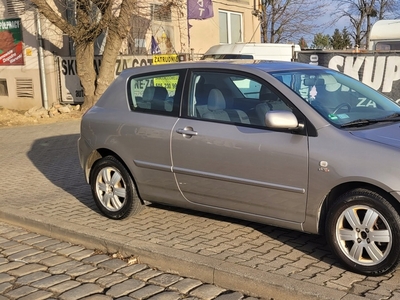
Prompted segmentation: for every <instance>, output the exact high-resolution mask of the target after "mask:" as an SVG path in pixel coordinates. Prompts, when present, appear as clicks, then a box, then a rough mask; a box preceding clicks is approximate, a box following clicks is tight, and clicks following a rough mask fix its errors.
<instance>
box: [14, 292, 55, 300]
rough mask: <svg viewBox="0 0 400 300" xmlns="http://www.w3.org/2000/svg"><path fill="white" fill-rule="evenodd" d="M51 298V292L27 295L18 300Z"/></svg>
mask: <svg viewBox="0 0 400 300" xmlns="http://www.w3.org/2000/svg"><path fill="white" fill-rule="evenodd" d="M51 296H53V293H51V292H48V291H37V292H33V293H31V294H29V295H26V296H25V297H22V298H19V299H18V300H44V299H49V298H50V297H51Z"/></svg>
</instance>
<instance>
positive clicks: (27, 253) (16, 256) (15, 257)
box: [8, 248, 41, 261]
mask: <svg viewBox="0 0 400 300" xmlns="http://www.w3.org/2000/svg"><path fill="white" fill-rule="evenodd" d="M40 252H41V251H40V250H38V249H35V248H30V249H26V250H24V251H20V252H17V253H14V254H12V255H10V256H9V257H8V259H9V260H10V261H13V260H16V261H18V260H22V261H23V260H24V258H26V257H28V256H31V255H35V254H38V253H40Z"/></svg>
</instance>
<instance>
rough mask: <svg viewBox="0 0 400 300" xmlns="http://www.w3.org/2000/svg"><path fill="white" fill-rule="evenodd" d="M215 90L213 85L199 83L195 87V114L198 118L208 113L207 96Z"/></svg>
mask: <svg viewBox="0 0 400 300" xmlns="http://www.w3.org/2000/svg"><path fill="white" fill-rule="evenodd" d="M213 88H215V85H213V84H209V83H204V80H203V82H201V81H199V82H198V83H197V85H196V92H195V97H196V113H197V116H198V117H202V116H203V115H204V114H205V113H207V112H210V111H209V109H208V95H209V94H210V91H211V90H212V89H213Z"/></svg>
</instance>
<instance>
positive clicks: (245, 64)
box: [120, 59, 326, 76]
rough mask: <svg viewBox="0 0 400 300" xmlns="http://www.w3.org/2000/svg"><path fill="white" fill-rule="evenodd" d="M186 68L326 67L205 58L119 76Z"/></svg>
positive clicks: (266, 69) (129, 72)
mask: <svg viewBox="0 0 400 300" xmlns="http://www.w3.org/2000/svg"><path fill="white" fill-rule="evenodd" d="M188 68H201V69H203V68H205V69H207V68H217V69H219V68H221V69H223V68H226V69H234V70H248V71H249V68H250V69H252V68H253V69H259V70H261V71H264V72H267V73H270V72H276V71H290V70H292V71H295V70H304V69H326V68H324V67H321V66H317V65H311V64H306V63H299V62H287V61H266V60H252V59H237V60H227V59H224V60H207V61H203V60H200V61H190V62H179V63H173V64H160V65H151V66H143V67H134V68H129V69H125V70H124V71H122V73H121V74H120V76H130V75H132V72H135V71H140V72H152V71H164V70H171V69H188Z"/></svg>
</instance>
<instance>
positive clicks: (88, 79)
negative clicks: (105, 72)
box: [76, 43, 97, 112]
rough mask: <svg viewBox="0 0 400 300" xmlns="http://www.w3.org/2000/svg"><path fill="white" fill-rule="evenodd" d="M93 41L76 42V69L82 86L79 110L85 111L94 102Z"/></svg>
mask: <svg viewBox="0 0 400 300" xmlns="http://www.w3.org/2000/svg"><path fill="white" fill-rule="evenodd" d="M93 61H94V43H76V69H77V73H78V76H79V78H80V80H81V84H82V87H83V95H84V101H83V104H82V108H81V110H82V111H83V112H85V111H86V110H87V109H89V108H90V107H92V106H93V104H94V103H95V102H96V100H97V99H96V98H95V90H96V71H95V69H94V65H93Z"/></svg>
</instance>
